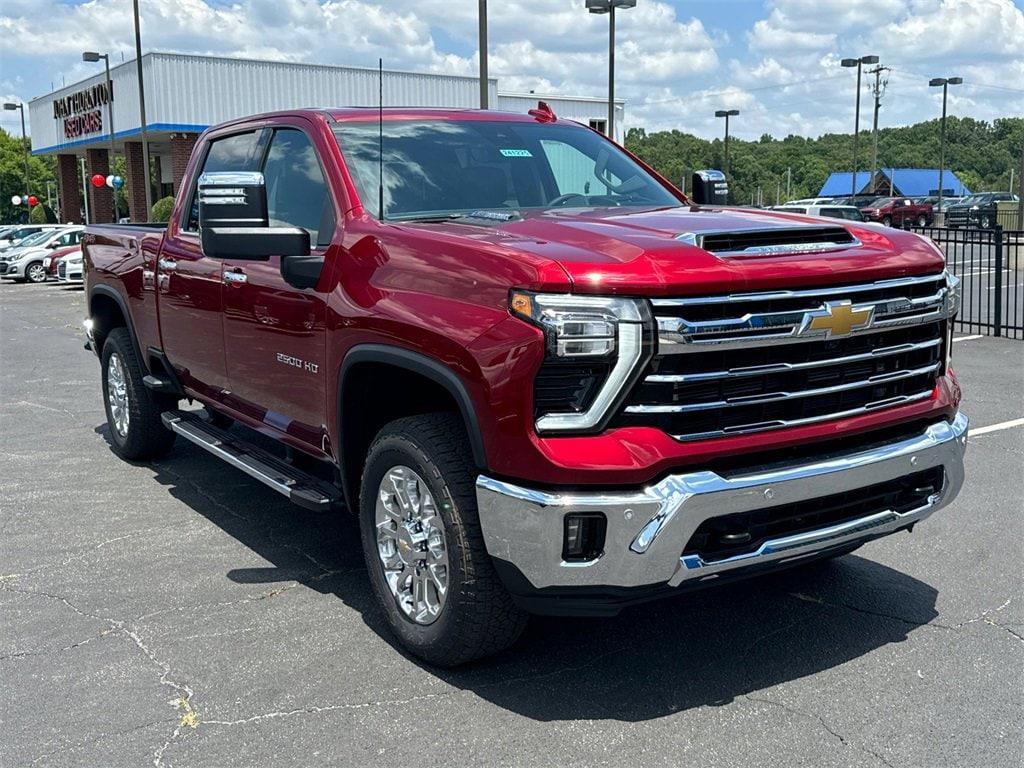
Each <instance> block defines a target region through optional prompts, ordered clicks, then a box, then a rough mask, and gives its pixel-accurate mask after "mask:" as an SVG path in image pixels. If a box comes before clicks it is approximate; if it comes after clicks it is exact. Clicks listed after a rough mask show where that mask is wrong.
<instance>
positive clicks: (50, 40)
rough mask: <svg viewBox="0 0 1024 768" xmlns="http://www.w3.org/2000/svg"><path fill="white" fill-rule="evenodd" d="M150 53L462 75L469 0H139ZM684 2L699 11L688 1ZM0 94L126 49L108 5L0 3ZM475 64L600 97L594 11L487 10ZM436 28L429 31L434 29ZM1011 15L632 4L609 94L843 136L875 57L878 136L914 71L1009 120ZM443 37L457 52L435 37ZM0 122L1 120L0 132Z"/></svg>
mask: <svg viewBox="0 0 1024 768" xmlns="http://www.w3.org/2000/svg"><path fill="white" fill-rule="evenodd" d="M141 5H142V14H143V42H144V46H145V48H146V49H148V50H165V51H182V52H190V53H206V54H212V55H227V56H248V57H254V58H268V59H275V60H289V61H312V62H318V63H337V64H352V65H362V66H367V65H369V66H373V65H374V64H375V63H376V60H377V57H378V56H383V58H384V61H385V66H388V67H394V68H401V69H412V70H423V71H433V72H447V73H455V74H475V72H476V69H477V57H476V52H475V48H476V34H477V26H476V25H477V20H476V8H477V4H476V3H474V2H471V0H233V2H231V3H225V2H223V0H176V1H175V2H172V3H167V2H164V0H141ZM697 7H699V6H697ZM0 8H2V9H0V56H2V57H3V60H4V66H3V83H2V88H0V90H6V91H11V92H12V93H13V94H15V95H16V96H17V97H18V98H20V99H28V98H31V97H33V96H36V95H39V94H41V93H43V92H45V91H48V90H49V88H50V83H51V82H54V83H56V84H58V85H59V84H60V83H61V81H62V79H64V78H66V79H67V81H68V82H73V81H74V80H77V79H80V78H81V77H84V76H86V75H89V74H93V73H94V72H95V65H86V64H82V63H81V61H80V54H81V51H82V50H87V49H98V50H103V51H110V52H111V53H112V55H113V58H115V59H118V58H120V54H121V52H124V53H125V55H126V56H128V57H130V56H132V55H133V53H132V52H133V50H134V39H133V25H132V19H131V4H130V3H127V2H124V1H123V0H87V2H83V3H79V4H76V5H68V4H67V3H66V1H65V0H32V2H29V0H5V2H4V3H3V5H2V7H0ZM489 10H490V18H489V21H490V70H491V74H492V76H495V77H498V78H499V83H500V86H501V87H502V88H504V89H509V90H523V91H527V90H531V89H533V90H536V91H538V92H553V91H564V92H572V93H577V94H586V95H594V96H602V95H603V94H604V93H605V88H606V78H607V41H608V38H607V34H608V31H607V17H606V16H593V15H591V14H588V13H586V11H585V9H584V8H583V0H530V2H526V1H525V0H502V2H492V3H490V9H489ZM438 31H440V32H441V34H438ZM1021 40H1024V13H1022V11H1021V9H1020V8H1019V7H1017V6H1015V5H1014V3H1013V2H1011V0H767V1H766V8H765V13H764V17H763V18H761V19H758V20H757V21H755V22H754V23H753V24H751V25H750V26H749V28H748V29H743V28H740V27H730V28H729V29H728V30H725V29H718V28H710V27H708V26H706V25H705V23H703V22H702V21H701V20H700V19H698V18H693V17H692V10H691V6H690V5H689V4H688V3H687V2H685V0H643V1H642V2H640V3H638V4H637V7H636V8H634V9H631V10H629V11H626V12H623V13H621V14H619V16H618V37H617V43H618V44H617V49H616V50H617V61H618V67H617V89H616V92H617V95H619V96H621V97H622V98H625V99H626V100H627V108H626V121H627V125H645V126H646V127H648V128H649V129H657V128H673V127H675V128H679V129H681V130H691V131H695V132H697V133H700V134H703V135H707V136H717V135H718V134H719V133H720V126H719V125H718V123H719V122H720V121H716V120H715V119H714V117H713V112H714V109H717V108H722V107H734V108H737V109H740V110H742V112H743V114H742V115H741V118H740V119H737V120H736V126H735V131H736V133H737V134H738V135H740V136H744V137H757V136H759V135H761V134H762V133H771V134H773V135H785V134H787V133H789V132H796V133H805V134H812V135H816V134H820V133H823V132H827V131H835V130H849V128H850V126H851V125H852V122H853V120H852V117H853V115H852V112H853V94H852V90H853V79H852V78H853V75H852V74H851V73H850V71H849V70H843V69H841V68H840V67H839V65H838V60H839V58H841V57H843V56H855V55H858V54H865V53H876V54H878V55H880V56H881V57H882V60H883V63H886V64H888V65H890V66H892V67H893V68H894V72H893V73H892V74H893V80H892V87H891V90H890V93H889V96H888V97H887V99H886V102H885V104H884V109H883V118H882V122H883V125H887V124H897V123H907V122H916V121H918V120H922V119H927V118H929V117H931V116H933V115H934V114H935V105H934V100H935V98H936V94H935V93H934V92H929V90H928V88H927V84H926V83H927V77H928V76H931V75H940V74H946V75H950V74H961V75H963V77H964V78H965V80H966V81H967V83H966V84H965V85H964V86H963V87H962V88H960V89H958V90H957V92H956V95H955V96H954V95H953V94H952V93H951V101H950V105H951V111H952V112H953V113H954V114H956V113H960V114H971V115H972V116H975V117H979V118H982V119H991V118H992V117H995V116H1001V115H1007V114H1022V113H1024V94H1020V93H1017V92H1015V91H1010V90H999V89H995V88H990V87H989V86H992V85H997V86H1004V87H1006V86H1009V87H1011V88H1012V87H1016V88H1021V87H1022V86H1021V83H1024V55H1022V53H1021V42H1020V41H1021ZM449 41H454V42H449ZM4 125H5V127H8V128H9V127H10V125H9V122H4Z"/></svg>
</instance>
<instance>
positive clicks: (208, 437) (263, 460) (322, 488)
mask: <svg viewBox="0 0 1024 768" xmlns="http://www.w3.org/2000/svg"><path fill="white" fill-rule="evenodd" d="M160 418H161V419H162V420H163V423H164V426H165V427H167V428H168V429H170V430H172V431H174V432H177V433H178V434H179V435H181V436H182V437H184V438H185V439H186V440H189V441H190V442H193V443H195V444H196V445H198V446H199V447H200V448H202V449H204V450H207V451H209V452H210V453H212V454H213V455H214V456H216V457H217V458H219V459H223V460H224V461H226V462H227V463H228V464H230V465H231V466H233V467H237V468H238V469H240V470H242V471H243V472H245V473H246V474H247V475H249V476H250V477H254V478H256V479H257V480H259V481H260V482H261V483H263V484H264V485H266V486H268V487H270V488H273V489H274V490H275V491H277V492H278V493H280V494H282V495H284V496H287V497H288V498H289V500H291V501H292V502H294V503H295V504H298V505H299V506H300V507H305V508H306V509H312V510H327V509H330V508H331V507H333V506H340V505H341V504H342V497H341V491H340V490H338V489H337V488H335V487H334V486H333V485H331V484H330V483H326V482H324V481H323V480H320V479H319V478H316V477H314V476H312V475H309V474H307V473H305V472H303V471H302V470H300V469H297V468H295V467H293V466H292V465H291V464H288V463H287V462H285V461H282V460H281V459H279V458H277V457H276V456H273V455H271V454H270V453H268V452H267V451H264V450H263V449H262V448H258V447H257V446H255V445H252V444H251V443H247V442H246V441H244V440H242V439H240V438H239V437H237V436H236V435H232V434H229V433H228V432H225V431H224V430H222V429H218V428H217V427H215V426H213V425H212V424H209V423H207V422H206V421H204V420H203V419H202V418H200V417H199V416H198V415H197V414H193V413H189V412H186V411H165V412H164V413H163V414H161V416H160Z"/></svg>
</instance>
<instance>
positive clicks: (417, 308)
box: [84, 107, 967, 665]
mask: <svg viewBox="0 0 1024 768" xmlns="http://www.w3.org/2000/svg"><path fill="white" fill-rule="evenodd" d="M712 175H713V174H712ZM710 176H711V175H709V178H710ZM718 178H720V175H718ZM695 199H699V198H695ZM84 255H85V262H86V287H87V300H88V310H89V319H88V321H87V330H88V335H89V339H90V341H89V346H91V348H92V349H93V350H94V351H95V352H96V354H97V355H98V356H99V359H100V362H101V383H102V391H103V399H104V404H105V407H106V411H107V419H108V423H109V436H110V440H111V442H112V445H113V448H114V450H115V451H116V452H117V453H118V454H119V455H121V456H122V457H124V458H126V459H133V460H138V459H146V458H153V457H157V456H160V455H161V454H164V453H165V452H167V451H168V450H169V449H170V448H171V446H172V443H173V441H174V440H175V438H176V437H182V438H185V439H187V440H189V441H191V442H193V443H195V444H197V445H199V446H200V447H202V448H203V449H205V450H207V451H209V452H210V453H212V454H213V455H214V456H216V457H218V458H220V459H222V460H224V461H226V462H228V463H230V464H232V465H234V466H235V467H237V468H239V469H241V470H242V471H244V472H247V473H248V474H250V475H252V476H253V477H255V478H256V479H258V480H260V481H261V482H263V483H265V484H266V485H268V486H269V487H271V488H273V489H275V490H276V491H279V492H280V493H282V494H285V495H287V496H288V497H289V498H290V499H291V500H293V501H294V502H296V503H298V504H300V505H303V506H305V507H309V508H312V509H322V510H325V511H327V510H331V509H335V508H342V507H347V508H348V509H349V510H351V511H352V512H353V513H355V514H356V515H357V516H358V519H359V522H360V530H361V536H362V545H363V550H364V553H365V557H366V564H367V567H368V573H369V578H370V581H371V583H372V587H373V590H374V592H375V594H376V597H377V598H378V599H379V601H380V605H381V606H382V609H383V610H384V612H385V615H386V616H387V620H388V622H389V625H390V627H391V628H392V629H393V631H394V632H395V634H396V635H397V636H398V638H399V639H400V640H401V642H402V643H403V644H404V645H405V646H406V647H407V648H408V649H409V650H410V651H412V652H413V653H415V654H417V655H419V656H421V657H422V658H424V659H427V660H429V661H430V662H433V663H437V664H444V665H451V664H457V663H461V662H464V661H467V660H469V659H473V658H477V657H480V656H483V655H486V654H489V653H493V652H495V651H497V650H499V649H501V648H504V647H506V646H508V645H509V644H510V643H512V642H513V641H514V640H515V638H516V637H517V635H518V634H519V632H520V631H521V629H522V627H523V626H524V622H525V617H526V616H527V614H528V613H531V612H534V613H549V614H573V613H575V614H591V615H593V614H598V615H600V614H605V615H608V614H613V613H615V612H616V611H618V610H620V609H621V608H622V607H623V606H626V605H629V604H633V603H637V602H641V601H644V600H648V599H651V598H653V597H657V596H661V595H669V594H674V593H678V592H680V591H682V590H686V589H690V588H694V587H701V586H705V585H708V584H713V583H721V582H724V581H727V580H729V579H732V578H738V577H743V576H748V575H751V574H755V573H762V572H766V571H773V570H776V569H779V568H784V567H787V566H792V565H796V564H800V563H805V562H808V561H811V560H814V559H820V558H825V557H831V556H836V555H839V554H843V553H845V552H848V551H850V550H852V549H853V548H855V547H857V546H858V545H860V544H862V543H864V542H865V541H868V540H870V539H874V538H876V537H879V536H884V535H886V534H890V533H893V532H895V531H902V530H909V529H911V528H913V527H914V526H915V525H916V524H917V523H918V522H920V521H921V520H923V519H924V518H926V517H927V516H928V515H930V514H931V513H932V512H934V511H935V510H937V509H939V508H940V507H942V506H944V505H946V504H948V503H949V502H950V501H951V500H952V499H953V498H954V497H955V496H956V495H957V493H958V491H959V489H960V487H961V484H962V481H963V460H962V457H963V452H964V447H965V444H966V437H967V419H966V417H965V416H964V415H963V414H961V413H960V412H959V402H960V389H959V386H958V384H957V381H956V378H955V376H954V373H953V370H952V368H951V367H950V353H951V344H950V333H951V324H952V319H953V316H954V315H955V313H956V311H957V307H958V302H959V285H958V282H957V280H956V279H955V278H954V277H952V276H951V275H950V274H948V273H947V272H946V271H945V268H944V260H943V257H942V254H941V253H940V252H939V250H938V249H937V248H936V247H935V246H934V245H933V244H932V243H931V242H930V241H929V240H926V239H924V238H922V237H920V236H918V235H916V234H913V233H910V232H902V231H898V230H894V229H880V228H878V227H873V226H869V225H859V224H855V223H852V222H846V221H838V220H836V221H823V220H822V219H820V218H812V217H806V216H800V215H791V214H785V213H781V212H777V211H744V210H729V209H727V208H721V207H708V206H702V205H698V204H695V203H693V202H691V201H690V200H689V199H688V198H686V197H685V196H684V195H683V194H682V193H681V192H679V191H678V190H677V189H675V188H674V187H672V186H671V185H670V184H669V183H667V182H666V181H665V180H664V179H663V178H661V177H660V176H658V175H657V174H656V173H655V172H653V171H652V170H651V169H650V168H648V167H646V166H645V165H644V164H643V163H642V162H640V161H639V160H638V159H637V158H635V157H633V156H632V155H630V154H629V153H628V152H626V151H624V150H623V149H622V148H621V147H619V146H617V145H616V144H614V143H613V142H611V141H609V140H608V139H606V138H605V137H603V136H602V135H600V134H598V133H596V132H594V131H592V130H590V129H588V128H586V127H583V126H581V125H578V124H575V123H572V122H569V121H565V120H559V119H558V118H557V117H556V116H555V115H554V114H553V113H552V112H551V111H550V110H547V109H545V108H543V107H541V108H538V109H536V110H532V111H531V113H530V114H529V115H513V114H503V113H498V112H480V111H470V110H461V111H446V110H429V109H389V110H386V111H384V112H383V113H382V114H380V115H378V113H377V111H375V110H365V109H324V110H302V111H293V112H287V113H275V114H270V115H262V116H257V117H252V118H248V119H244V120H236V121H234V122H230V123H227V124H224V125H219V126H216V127H214V128H211V129H209V130H207V131H206V132H205V133H204V134H203V135H202V137H201V138H200V140H199V142H198V143H197V145H196V148H195V151H194V153H193V156H192V159H191V161H190V165H189V168H188V170H187V176H186V178H185V181H184V182H183V184H182V185H181V188H180V190H179V191H178V194H177V200H176V203H175V208H174V212H173V215H172V217H171V219H170V222H169V223H168V224H167V225H166V227H164V226H163V225H160V226H147V225H141V226H118V225H112V226H96V227H91V228H90V229H89V230H88V232H87V235H86V237H85V241H84ZM182 399H188V400H189V401H191V402H195V401H198V402H199V403H201V404H202V405H203V406H205V411H206V412H207V413H208V414H209V415H210V417H205V416H202V415H201V414H202V413H203V411H197V410H179V408H178V405H179V401H181V400H182ZM231 424H234V425H235V426H233V427H229V425H231ZM250 430H255V431H257V432H259V433H262V434H263V435H264V436H269V437H270V438H273V440H274V441H276V442H274V443H267V441H265V440H262V441H257V440H255V439H254V438H253V437H252V434H253V433H252V432H251V431H250ZM247 436H248V437H247ZM256 442H262V443H263V444H265V445H267V444H269V445H278V446H280V448H281V450H280V451H277V452H275V451H271V450H269V449H260V448H257V447H256V445H255V444H254V443H256ZM297 459H301V461H298V460H297Z"/></svg>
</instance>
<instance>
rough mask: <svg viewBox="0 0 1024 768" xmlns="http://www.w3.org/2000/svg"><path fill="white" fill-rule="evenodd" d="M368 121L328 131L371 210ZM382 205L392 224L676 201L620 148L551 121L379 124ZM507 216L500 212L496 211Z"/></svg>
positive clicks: (374, 168) (373, 132)
mask: <svg viewBox="0 0 1024 768" xmlns="http://www.w3.org/2000/svg"><path fill="white" fill-rule="evenodd" d="M378 130H379V124H378V123H376V122H358V123H354V122H348V123H340V124H338V125H337V126H335V128H334V131H335V135H336V137H337V140H338V144H339V145H340V146H341V149H342V151H343V152H344V154H345V162H346V163H347V164H348V168H349V170H350V172H351V173H352V176H353V179H354V181H355V184H356V187H357V188H358V190H359V196H360V197H361V198H362V202H363V205H364V206H365V207H366V209H367V210H368V211H369V212H370V213H372V214H373V215H374V216H377V215H378V210H377V209H378V183H379V178H380V173H379V168H380V166H379V160H380V158H379V154H378ZM383 130H384V211H385V214H386V218H387V219H390V220H412V219H444V218H457V217H459V216H465V215H467V214H473V213H476V212H484V211H487V212H492V213H494V215H496V216H502V215H507V216H508V217H510V218H511V217H514V215H515V212H516V211H521V210H525V209H534V210H536V209H551V208H589V207H612V206H646V207H650V206H678V205H681V203H680V201H679V200H678V199H677V198H676V197H675V196H674V195H672V194H671V193H670V192H669V191H668V190H667V189H665V187H663V186H662V185H661V184H660V183H659V182H658V181H657V180H655V179H654V178H653V177H652V176H651V175H650V174H649V173H647V172H646V171H645V170H644V169H643V168H641V167H640V166H639V165H637V164H636V163H635V162H634V161H633V160H632V159H630V158H629V156H628V155H626V154H625V153H624V152H622V150H620V149H619V148H618V147H616V146H615V145H614V144H612V143H611V142H609V141H606V140H605V139H604V138H602V137H601V136H600V135H598V134H597V133H595V132H593V131H590V130H587V129H586V128H583V127H580V126H576V125H567V124H564V123H562V124H550V123H519V122H490V121H476V120H472V121H470V120H467V121H454V120H438V121H430V122H424V121H415V120H400V121H399V120H390V121H386V122H385V123H384V127H383ZM502 212H505V214H502Z"/></svg>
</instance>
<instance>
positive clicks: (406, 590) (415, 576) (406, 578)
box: [375, 466, 448, 624]
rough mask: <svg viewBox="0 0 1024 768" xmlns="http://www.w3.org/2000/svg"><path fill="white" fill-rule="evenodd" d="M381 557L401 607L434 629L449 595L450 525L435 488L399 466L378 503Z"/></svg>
mask: <svg viewBox="0 0 1024 768" xmlns="http://www.w3.org/2000/svg"><path fill="white" fill-rule="evenodd" d="M375 524H376V536H377V556H378V558H379V560H380V563H381V567H382V568H383V571H384V577H385V581H386V582H387V584H388V587H389V589H390V590H391V594H392V596H393V597H394V599H395V604H396V605H397V606H398V608H399V610H401V611H402V613H403V614H404V615H405V616H406V617H407V618H408V619H410V620H411V621H414V622H416V623H417V624H430V623H432V622H433V621H435V620H436V619H437V617H438V616H439V615H440V614H441V610H442V609H443V608H444V601H445V596H446V594H447V592H448V549H447V541H446V537H445V527H444V520H443V519H442V518H441V516H440V515H439V514H438V513H437V508H436V504H435V502H434V496H433V494H432V492H431V490H430V487H429V486H428V485H427V484H426V482H425V481H424V480H423V478H422V477H420V476H419V475H418V474H417V473H416V472H414V471H413V470H411V469H409V468H408V467H404V466H397V467H393V468H392V469H391V470H390V471H389V472H388V473H387V474H385V476H384V477H383V478H382V479H381V483H380V487H379V489H378V493H377V504H376V520H375Z"/></svg>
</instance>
